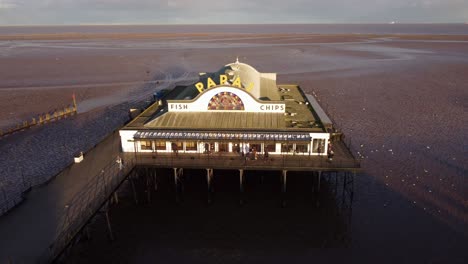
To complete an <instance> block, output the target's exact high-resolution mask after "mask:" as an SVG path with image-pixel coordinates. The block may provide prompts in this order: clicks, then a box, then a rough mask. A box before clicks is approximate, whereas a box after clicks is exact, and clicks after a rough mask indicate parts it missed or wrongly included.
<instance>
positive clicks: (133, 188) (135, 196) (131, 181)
mask: <svg viewBox="0 0 468 264" xmlns="http://www.w3.org/2000/svg"><path fill="white" fill-rule="evenodd" d="M130 183H131V184H132V190H133V198H134V199H135V204H138V198H137V194H136V190H135V182H134V180H133V177H132V176H130Z"/></svg>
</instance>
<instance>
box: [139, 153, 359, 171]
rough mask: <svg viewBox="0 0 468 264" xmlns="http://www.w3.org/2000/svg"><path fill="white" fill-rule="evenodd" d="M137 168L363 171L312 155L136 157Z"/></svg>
mask: <svg viewBox="0 0 468 264" xmlns="http://www.w3.org/2000/svg"><path fill="white" fill-rule="evenodd" d="M135 156H136V164H137V165H142V166H155V167H166V168H192V169H205V168H214V169H232V170H237V169H258V170H305V171H307V170H350V169H351V170H352V169H358V168H359V167H360V164H359V161H357V160H355V159H343V158H334V159H333V160H331V161H330V160H328V158H327V156H326V155H325V154H324V155H322V156H309V155H289V154H284V155H271V154H270V155H269V157H268V158H265V157H264V156H263V155H258V157H257V159H251V158H247V157H243V156H240V155H233V154H203V153H179V154H177V155H175V154H173V153H172V154H170V153H164V154H163V153H159V154H156V155H155V154H152V153H136V154H135Z"/></svg>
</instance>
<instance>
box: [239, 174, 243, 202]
mask: <svg viewBox="0 0 468 264" xmlns="http://www.w3.org/2000/svg"><path fill="white" fill-rule="evenodd" d="M239 191H240V204H243V203H244V200H243V196H244V170H239Z"/></svg>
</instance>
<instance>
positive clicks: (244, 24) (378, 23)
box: [0, 21, 468, 27]
mask: <svg viewBox="0 0 468 264" xmlns="http://www.w3.org/2000/svg"><path fill="white" fill-rule="evenodd" d="M448 24H452V25H467V24H468V22H396V21H389V22H373V23H363V22H349V23H346V22H340V23H323V22H317V23H238V24H235V23H226V24H220V23H194V24H183V23H167V24H157V23H154V24H142V23H109V24H104V23H102V24H101V23H82V24H12V25H0V27H45V26H48V27H50V26H53V27H74V26H247V25H262V26H268V25H392V26H394V25H448Z"/></svg>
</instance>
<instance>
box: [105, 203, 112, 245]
mask: <svg viewBox="0 0 468 264" xmlns="http://www.w3.org/2000/svg"><path fill="white" fill-rule="evenodd" d="M106 221H107V231H109V238H110V240H111V241H114V234H113V233H112V227H111V224H110V218H109V210H108V209H106Z"/></svg>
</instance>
